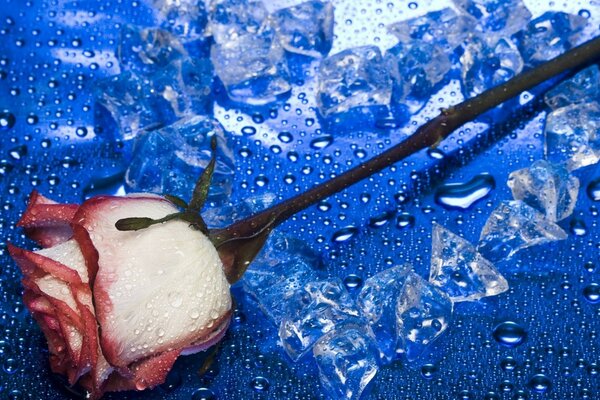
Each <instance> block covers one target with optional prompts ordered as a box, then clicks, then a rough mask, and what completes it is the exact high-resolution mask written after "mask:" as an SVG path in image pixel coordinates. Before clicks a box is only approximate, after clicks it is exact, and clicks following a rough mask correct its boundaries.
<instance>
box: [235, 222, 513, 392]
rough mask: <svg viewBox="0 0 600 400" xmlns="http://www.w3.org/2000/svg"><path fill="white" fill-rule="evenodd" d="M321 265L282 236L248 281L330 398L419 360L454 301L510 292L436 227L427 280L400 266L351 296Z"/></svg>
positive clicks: (466, 246)
mask: <svg viewBox="0 0 600 400" xmlns="http://www.w3.org/2000/svg"><path fill="white" fill-rule="evenodd" d="M320 262H321V261H320V258H319V257H318V255H317V254H315V253H314V252H313V251H311V250H310V248H309V247H308V246H307V245H306V244H303V243H302V242H299V241H297V240H292V239H290V238H287V237H285V236H282V235H277V236H274V238H273V239H272V240H270V242H269V244H268V245H267V248H266V249H265V250H264V251H263V252H262V253H261V255H260V256H259V257H258V258H257V260H256V261H255V262H254V263H253V264H252V265H251V266H250V268H249V269H248V271H247V273H246V275H245V276H244V278H243V280H242V284H243V286H244V288H245V290H246V292H247V293H249V294H250V295H251V296H252V297H254V298H255V299H256V300H257V302H258V304H259V306H260V307H261V309H262V310H263V311H265V313H266V314H267V315H268V316H269V317H270V318H271V319H272V320H273V321H274V322H275V323H276V324H277V325H278V326H279V338H280V341H281V344H282V346H283V349H284V351H285V352H286V353H287V354H288V355H289V357H290V358H291V359H292V360H294V361H299V360H300V359H302V358H303V357H305V356H307V355H308V354H312V356H313V357H314V360H315V362H316V364H317V366H318V368H319V372H320V377H321V383H322V385H323V387H324V389H325V390H326V391H327V392H328V394H329V395H330V396H331V397H332V398H345V399H358V398H360V396H361V393H362V392H363V391H364V390H365V389H366V388H367V386H368V383H369V382H370V381H371V379H372V378H373V377H374V376H375V374H376V372H377V371H378V369H379V367H380V366H381V365H385V364H388V363H390V362H393V361H395V360H396V359H397V358H398V357H400V356H403V357H405V358H406V359H407V360H409V361H413V360H416V359H417V358H418V357H419V356H420V355H421V354H422V353H423V352H424V351H425V350H426V349H427V348H428V346H429V345H430V344H431V343H432V342H433V341H434V340H436V339H437V338H438V337H440V336H441V335H442V334H443V333H444V332H445V331H446V330H447V329H448V327H449V325H450V323H451V321H452V314H453V309H454V303H456V302H461V301H474V300H478V299H481V298H483V297H487V296H494V295H497V294H500V293H502V292H504V291H506V290H507V289H508V284H507V282H506V280H505V279H504V278H503V277H502V275H501V274H500V273H499V272H498V271H497V270H496V269H495V267H494V266H493V265H492V264H491V263H490V262H489V261H487V260H486V259H484V258H483V257H482V256H481V255H480V254H479V253H478V252H477V250H476V249H475V247H474V246H473V245H471V244H470V243H469V242H467V241H466V240H465V239H461V238H460V237H458V236H457V235H455V234H453V233H452V232H450V231H449V230H447V229H446V228H444V227H442V226H440V225H437V224H436V225H434V234H433V242H432V256H431V268H430V278H429V281H427V280H425V279H423V278H422V277H421V276H420V275H418V274H416V273H415V272H414V271H413V269H412V266H411V265H410V264H405V265H399V266H396V267H393V268H390V269H387V270H385V271H382V272H380V273H378V274H375V275H374V276H372V277H370V278H369V279H367V280H366V281H365V283H364V285H363V287H362V289H361V290H360V292H359V293H358V294H356V295H353V294H352V293H350V292H348V290H347V289H346V287H345V286H344V284H343V283H342V282H341V281H340V280H339V279H323V275H322V273H321V271H320Z"/></svg>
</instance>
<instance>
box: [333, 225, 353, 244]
mask: <svg viewBox="0 0 600 400" xmlns="http://www.w3.org/2000/svg"><path fill="white" fill-rule="evenodd" d="M357 233H358V228H357V227H355V226H347V227H345V228H342V229H340V230H339V231H337V232H335V233H334V234H333V236H332V238H331V241H333V242H336V243H342V242H346V241H348V240H350V239H351V238H352V237H354V236H355V235H356V234H357Z"/></svg>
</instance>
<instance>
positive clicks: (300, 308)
mask: <svg viewBox="0 0 600 400" xmlns="http://www.w3.org/2000/svg"><path fill="white" fill-rule="evenodd" d="M357 318H359V311H358V309H357V308H356V304H355V303H354V300H353V299H352V297H351V296H350V294H349V293H348V291H347V290H346V287H345V286H344V284H343V283H342V281H341V280H339V279H331V280H326V281H317V282H310V283H308V284H307V285H306V286H305V287H304V288H302V289H300V290H298V291H296V293H295V294H294V295H293V296H292V297H291V299H290V300H289V304H288V306H287V313H286V315H285V316H284V318H283V320H282V321H281V325H280V326H279V338H280V340H281V343H282V345H283V348H284V350H285V352H286V353H287V354H288V355H289V356H290V358H291V359H292V360H294V361H297V360H299V359H300V358H301V357H302V356H303V355H305V354H306V353H307V352H308V351H309V350H310V349H311V348H312V347H313V345H314V344H315V342H316V341H317V340H318V339H319V338H320V337H321V336H323V335H324V334H326V333H327V332H330V331H331V330H333V329H334V328H336V327H340V326H341V325H342V324H345V323H350V322H352V321H356V319H357Z"/></svg>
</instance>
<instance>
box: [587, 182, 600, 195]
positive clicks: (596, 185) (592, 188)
mask: <svg viewBox="0 0 600 400" xmlns="http://www.w3.org/2000/svg"><path fill="white" fill-rule="evenodd" d="M587 194H588V196H589V197H590V199H592V200H593V201H600V178H598V179H594V180H593V181H591V182H590V184H589V185H588V186H587Z"/></svg>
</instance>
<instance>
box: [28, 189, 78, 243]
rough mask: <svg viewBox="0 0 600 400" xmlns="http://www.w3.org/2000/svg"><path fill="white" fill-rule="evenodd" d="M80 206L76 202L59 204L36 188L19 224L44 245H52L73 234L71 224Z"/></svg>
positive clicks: (32, 237)
mask: <svg viewBox="0 0 600 400" xmlns="http://www.w3.org/2000/svg"><path fill="white" fill-rule="evenodd" d="M78 208H79V206H78V205H76V204H59V203H57V202H55V201H53V200H50V199H48V198H47V197H44V196H42V195H41V194H39V193H38V192H37V191H35V190H34V191H33V192H31V195H30V196H29V203H28V205H27V209H26V210H25V213H23V216H22V217H21V220H19V222H17V226H20V227H23V228H25V232H26V233H27V235H28V236H29V237H30V238H31V239H33V240H35V241H36V242H37V243H39V244H40V245H41V246H42V247H52V246H54V245H56V244H59V243H62V242H64V241H66V240H69V239H70V238H71V237H72V236H73V231H72V229H71V226H70V224H71V220H72V219H73V216H74V215H75V212H76V211H77V209H78Z"/></svg>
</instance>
